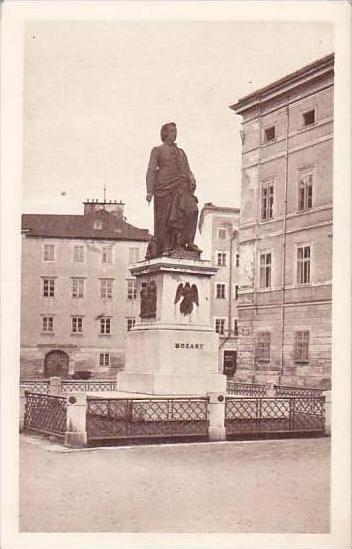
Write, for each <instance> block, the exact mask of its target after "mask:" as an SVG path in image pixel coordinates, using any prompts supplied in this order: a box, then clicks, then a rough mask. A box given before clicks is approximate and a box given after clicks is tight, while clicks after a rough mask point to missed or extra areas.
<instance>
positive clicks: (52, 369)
mask: <svg viewBox="0 0 352 549" xmlns="http://www.w3.org/2000/svg"><path fill="white" fill-rule="evenodd" d="M68 363H69V358H68V355H67V354H66V353H64V352H63V351H50V353H48V354H47V355H46V357H45V362H44V377H68Z"/></svg>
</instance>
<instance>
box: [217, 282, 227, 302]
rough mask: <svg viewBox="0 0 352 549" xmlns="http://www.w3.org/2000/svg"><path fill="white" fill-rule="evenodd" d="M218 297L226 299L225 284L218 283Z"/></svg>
mask: <svg viewBox="0 0 352 549" xmlns="http://www.w3.org/2000/svg"><path fill="white" fill-rule="evenodd" d="M216 299H225V284H217V285H216Z"/></svg>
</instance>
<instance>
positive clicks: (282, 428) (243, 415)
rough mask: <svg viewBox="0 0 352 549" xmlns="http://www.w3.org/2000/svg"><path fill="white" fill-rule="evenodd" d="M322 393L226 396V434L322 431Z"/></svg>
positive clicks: (323, 423) (323, 422)
mask: <svg viewBox="0 0 352 549" xmlns="http://www.w3.org/2000/svg"><path fill="white" fill-rule="evenodd" d="M324 404H325V397H323V396H321V397H316V396H315V397H286V398H279V397H267V398H239V397H226V403H225V428H226V435H227V436H234V435H251V434H252V435H253V434H255V435H260V434H267V433H279V432H280V433H297V432H307V433H308V432H317V433H323V431H324V428H325V406H324Z"/></svg>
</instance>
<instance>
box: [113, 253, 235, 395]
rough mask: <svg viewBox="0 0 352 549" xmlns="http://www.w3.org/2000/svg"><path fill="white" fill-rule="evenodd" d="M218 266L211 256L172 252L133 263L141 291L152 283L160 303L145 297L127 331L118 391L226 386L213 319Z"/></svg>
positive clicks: (197, 391)
mask: <svg viewBox="0 0 352 549" xmlns="http://www.w3.org/2000/svg"><path fill="white" fill-rule="evenodd" d="M216 270H217V269H216V268H214V267H212V266H211V264H210V261H203V260H200V259H184V258H170V257H161V258H155V259H151V260H149V261H143V262H140V263H138V264H137V265H136V266H135V267H133V268H131V273H132V274H133V275H134V276H136V279H137V291H138V295H140V292H141V291H142V290H143V288H146V287H147V286H148V284H149V286H151V287H153V288H155V292H156V304H155V300H154V301H153V300H152V303H151V304H150V303H149V305H148V303H147V308H146V307H145V302H144V304H143V306H142V316H144V318H143V317H142V318H140V319H139V320H137V322H136V325H135V327H134V328H133V329H132V330H131V331H130V332H129V333H128V335H127V345H126V363H125V370H124V371H123V372H120V373H119V374H118V377H117V383H118V389H119V391H128V392H135V393H148V394H152V395H179V396H182V395H204V394H205V393H208V392H220V393H221V392H224V391H225V386H226V378H225V376H224V375H223V374H220V373H219V371H218V347H219V337H218V334H216V333H215V331H214V327H213V326H212V325H211V323H210V278H211V276H212V275H214V274H215V272H216ZM154 283H155V284H154ZM181 285H183V286H181ZM195 287H196V289H197V291H196V292H195ZM182 288H183V290H182ZM181 293H182V295H180V294H181ZM196 293H197V294H198V305H197V304H196V302H195V301H197V298H196ZM176 295H178V296H179V300H178V302H177V303H175V298H176ZM192 296H193V299H192ZM182 303H183V306H182V309H181V310H183V311H185V309H186V310H187V312H186V314H183V313H182V312H181V310H180V307H181V304H182ZM189 303H191V305H190V306H187V304H188V305H189ZM148 307H149V312H148ZM146 309H147V312H146ZM190 309H192V310H190ZM146 315H147V316H149V318H145V316H146Z"/></svg>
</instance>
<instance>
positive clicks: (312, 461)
mask: <svg viewBox="0 0 352 549" xmlns="http://www.w3.org/2000/svg"><path fill="white" fill-rule="evenodd" d="M329 467H330V440H329V439H328V438H318V439H298V440H297V439H296V440H292V439H291V440H274V441H268V440H266V441H251V442H225V443H212V444H210V443H203V444H202V443H199V444H178V445H164V446H163V445H159V446H134V447H120V448H99V449H97V448H95V449H85V450H72V451H71V450H67V449H64V448H62V447H60V446H59V445H57V444H54V443H51V442H50V441H46V440H43V439H41V438H39V437H34V436H29V435H21V477H20V530H21V531H25V532H83V531H85V532H178V533H180V532H199V533H200V532H223V533H239V532H258V533H269V532H272V533H286V532H291V533H326V532H328V531H329Z"/></svg>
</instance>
